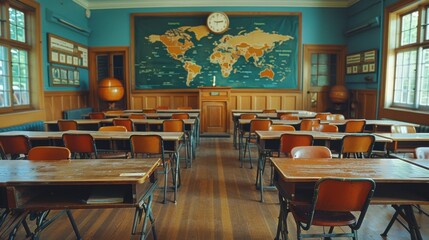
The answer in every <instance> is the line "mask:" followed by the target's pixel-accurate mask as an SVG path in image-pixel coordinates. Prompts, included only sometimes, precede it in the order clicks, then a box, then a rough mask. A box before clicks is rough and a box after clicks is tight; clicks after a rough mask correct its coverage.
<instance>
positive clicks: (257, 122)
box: [250, 119, 273, 133]
mask: <svg viewBox="0 0 429 240" xmlns="http://www.w3.org/2000/svg"><path fill="white" fill-rule="evenodd" d="M272 123H273V122H272V121H271V120H269V119H253V120H251V121H250V132H251V133H254V132H255V131H269V130H270V127H271V125H272Z"/></svg>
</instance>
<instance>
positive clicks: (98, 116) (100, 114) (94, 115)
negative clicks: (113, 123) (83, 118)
mask: <svg viewBox="0 0 429 240" xmlns="http://www.w3.org/2000/svg"><path fill="white" fill-rule="evenodd" d="M88 117H89V119H105V118H106V114H105V113H104V112H92V113H89V114H88Z"/></svg>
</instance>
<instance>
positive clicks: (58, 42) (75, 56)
mask: <svg viewBox="0 0 429 240" xmlns="http://www.w3.org/2000/svg"><path fill="white" fill-rule="evenodd" d="M48 54H49V56H48V58H49V62H50V63H55V64H61V65H67V66H72V67H81V68H88V47H86V46H84V45H82V44H79V43H76V42H73V41H70V40H67V39H65V38H62V37H59V36H56V35H54V34H51V33H49V34H48Z"/></svg>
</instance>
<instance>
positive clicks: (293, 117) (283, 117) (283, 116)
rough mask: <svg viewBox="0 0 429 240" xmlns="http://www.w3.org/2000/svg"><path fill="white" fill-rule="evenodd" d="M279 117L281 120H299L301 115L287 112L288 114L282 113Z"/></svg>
mask: <svg viewBox="0 0 429 240" xmlns="http://www.w3.org/2000/svg"><path fill="white" fill-rule="evenodd" d="M279 119H280V120H299V116H296V115H292V114H289V113H286V114H281V115H280V116H279Z"/></svg>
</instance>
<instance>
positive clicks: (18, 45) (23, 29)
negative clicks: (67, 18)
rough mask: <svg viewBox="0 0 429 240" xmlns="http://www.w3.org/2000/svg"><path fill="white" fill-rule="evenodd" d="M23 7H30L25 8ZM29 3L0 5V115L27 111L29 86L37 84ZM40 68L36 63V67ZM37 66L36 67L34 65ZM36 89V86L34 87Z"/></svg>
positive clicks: (11, 1) (32, 11) (14, 0)
mask: <svg viewBox="0 0 429 240" xmlns="http://www.w3.org/2000/svg"><path fill="white" fill-rule="evenodd" d="M26 3H30V5H29V4H26ZM32 3H33V1H30V0H22V1H17V0H6V1H0V18H1V24H0V39H1V42H0V112H13V111H15V110H23V109H24V110H25V109H31V108H32V107H33V106H32V100H31V99H32V96H31V92H32V91H31V86H32V84H34V82H33V81H39V80H38V79H37V77H34V76H38V73H36V71H37V70H36V69H38V68H37V67H35V68H31V67H30V65H31V64H30V63H31V62H34V60H32V59H36V58H37V57H36V55H37V51H36V48H37V47H36V46H35V44H36V42H37V41H35V39H36V35H37V34H39V33H37V32H36V31H34V30H33V31H30V29H36V27H35V25H36V22H37V21H36V20H35V19H36V17H35V16H36V15H37V14H36V8H35V7H34V6H31V5H34V3H33V4H32ZM39 64H40V63H39ZM34 65H37V64H34ZM34 85H37V84H34Z"/></svg>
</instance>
